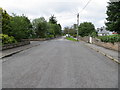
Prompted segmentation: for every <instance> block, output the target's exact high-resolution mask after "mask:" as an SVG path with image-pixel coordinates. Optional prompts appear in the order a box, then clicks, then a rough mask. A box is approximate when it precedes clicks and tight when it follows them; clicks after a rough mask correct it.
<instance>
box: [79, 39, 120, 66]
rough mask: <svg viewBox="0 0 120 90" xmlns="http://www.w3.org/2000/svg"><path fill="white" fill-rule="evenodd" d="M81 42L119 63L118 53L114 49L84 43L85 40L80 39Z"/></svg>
mask: <svg viewBox="0 0 120 90" xmlns="http://www.w3.org/2000/svg"><path fill="white" fill-rule="evenodd" d="M81 42H82V43H84V44H85V45H86V46H88V47H90V48H91V49H93V50H95V51H97V52H99V53H101V54H103V55H104V56H106V57H108V58H110V59H111V60H113V61H115V62H116V63H118V64H120V61H119V57H118V56H119V55H118V54H119V53H118V51H115V50H110V49H107V48H104V47H101V46H98V45H95V44H90V43H86V42H83V41H81Z"/></svg>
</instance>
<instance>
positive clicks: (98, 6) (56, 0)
mask: <svg viewBox="0 0 120 90" xmlns="http://www.w3.org/2000/svg"><path fill="white" fill-rule="evenodd" d="M88 1H89V0H0V7H2V8H3V9H5V10H6V11H7V12H8V13H9V14H10V15H12V13H15V14H17V15H22V14H24V15H26V16H27V17H28V18H29V19H30V20H31V21H32V20H33V19H35V18H39V17H45V19H46V20H47V21H48V20H49V17H50V16H51V15H54V16H55V17H56V19H57V21H58V23H60V24H61V25H62V28H64V27H66V26H69V27H70V26H72V25H73V24H76V23H77V15H76V14H77V13H79V15H80V17H79V22H80V23H83V22H92V23H93V24H94V25H95V28H100V27H102V26H105V24H104V23H105V21H106V19H105V18H106V17H107V15H106V10H107V8H106V6H108V3H107V2H109V0H90V3H89V4H88V5H87V6H86V8H85V9H84V10H83V8H84V7H85V5H86V4H87V3H88Z"/></svg>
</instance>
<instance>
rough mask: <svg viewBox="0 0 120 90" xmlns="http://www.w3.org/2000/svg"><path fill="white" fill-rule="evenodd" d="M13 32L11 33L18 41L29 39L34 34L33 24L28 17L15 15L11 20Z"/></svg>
mask: <svg viewBox="0 0 120 90" xmlns="http://www.w3.org/2000/svg"><path fill="white" fill-rule="evenodd" d="M10 26H11V28H12V29H11V32H10V35H11V36H14V37H15V38H16V39H17V40H18V41H21V39H27V38H29V37H30V35H31V34H32V24H31V22H30V20H29V19H28V17H26V16H24V15H22V16H16V15H14V16H13V17H12V18H11V21H10Z"/></svg>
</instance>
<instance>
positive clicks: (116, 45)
mask: <svg viewBox="0 0 120 90" xmlns="http://www.w3.org/2000/svg"><path fill="white" fill-rule="evenodd" d="M79 39H80V40H82V41H85V42H89V37H80V38H79ZM92 43H93V44H96V45H98V46H101V47H104V48H107V49H111V50H115V51H120V42H116V43H114V44H113V43H105V42H101V40H99V39H97V38H92Z"/></svg>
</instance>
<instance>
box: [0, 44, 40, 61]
mask: <svg viewBox="0 0 120 90" xmlns="http://www.w3.org/2000/svg"><path fill="white" fill-rule="evenodd" d="M39 45H40V44H37V45H33V46H30V47H28V48H25V49H22V50H17V51H14V52H11V53H9V54H6V55H5V56H2V57H0V59H3V58H5V57H9V56H12V55H14V54H16V53H19V52H22V51H24V50H27V49H30V48H32V47H35V46H39ZM3 62H4V61H3Z"/></svg>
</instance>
